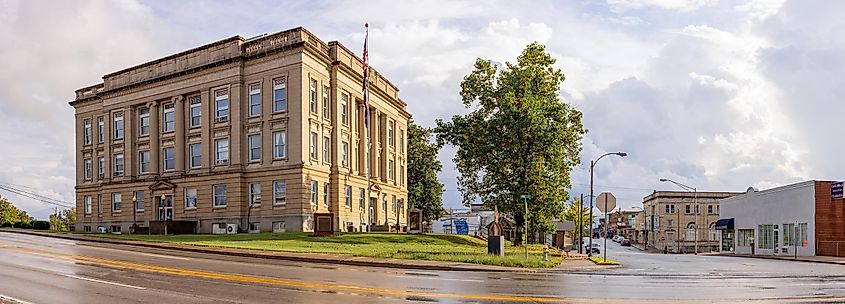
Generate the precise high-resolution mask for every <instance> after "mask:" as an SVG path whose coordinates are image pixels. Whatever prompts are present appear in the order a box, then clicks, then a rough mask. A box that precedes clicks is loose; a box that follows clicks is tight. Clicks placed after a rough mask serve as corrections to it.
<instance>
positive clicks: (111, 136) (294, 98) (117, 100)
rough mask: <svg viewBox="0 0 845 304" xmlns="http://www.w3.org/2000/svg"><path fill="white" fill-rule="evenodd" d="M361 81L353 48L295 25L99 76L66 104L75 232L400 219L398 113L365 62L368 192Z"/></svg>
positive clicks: (360, 224)
mask: <svg viewBox="0 0 845 304" xmlns="http://www.w3.org/2000/svg"><path fill="white" fill-rule="evenodd" d="M361 84H362V61H361V59H360V58H358V57H357V56H356V55H355V54H354V53H352V52H351V51H350V50H349V49H347V48H346V47H345V46H343V45H342V44H340V43H339V42H336V41H332V42H329V43H324V42H323V41H321V40H320V39H319V38H317V37H316V36H314V35H313V34H312V33H310V32H309V31H307V30H306V29H304V28H295V29H291V30H286V31H282V32H279V33H276V34H271V35H262V36H258V37H255V38H250V39H244V38H243V37H240V36H235V37H231V38H228V39H224V40H220V41H217V42H214V43H211V44H207V45H203V46H200V47H197V48H194V49H191V50H187V51H184V52H181V53H178V54H174V55H171V56H167V57H164V58H161V59H158V60H154V61H151V62H148V63H144V64H141V65H138V66H135V67H131V68H128V69H124V70H121V71H118V72H114V73H111V74H107V75H105V76H103V82H102V83H100V84H96V85H93V86H90V87H86V88H82V89H79V90H77V91H76V98H75V100H73V101H71V102H70V105H71V106H73V107H74V108H75V110H76V163H77V174H76V177H77V186H76V206H77V225H76V229H77V230H78V231H80V232H94V231H97V230H106V231H123V232H125V231H128V230H129V228H130V226H132V225H133V224H134V223H137V224H138V225H139V226H141V227H145V226H148V225H150V223H151V221H152V222H158V221H180V222H193V223H194V225H195V231H196V232H199V233H210V232H212V231H215V228H217V227H225V226H227V225H231V224H236V225H238V227H239V228H241V229H250V230H260V231H277V232H282V231H312V230H313V229H314V214H315V213H331V214H333V216H334V230H335V231H369V230H371V229H374V228H378V229H385V227H387V226H391V227H395V226H397V224H398V225H399V226H402V227H404V226H405V225H406V222H407V219H406V214H407V203H406V202H407V193H408V192H407V181H406V177H407V174H406V171H407V151H406V149H407V143H406V140H407V126H408V122H409V119H410V118H411V115H410V114H409V113H408V112H407V105H406V104H405V102H404V101H402V100H401V99H400V98H399V94H398V89H397V88H396V87H395V86H394V85H393V84H391V83H390V82H389V81H388V80H387V79H386V78H384V77H383V76H382V75H381V74H379V73H378V72H377V71H375V70H373V69H370V77H369V107H370V128H369V135H370V138H371V143H370V151H371V152H370V154H369V158H370V159H369V161H370V162H371V164H372V165H371V175H372V179H371V180H372V185H371V187H370V191H367V178H366V176H367V172H366V168H367V165H366V164H367V161H368V160H367V152H366V151H367V144H368V143H367V137H366V135H365V132H367V129H366V128H365V126H364V104H363V101H362V96H363V95H362V92H361V91H362V85H361ZM368 193H369V195H368ZM133 201H134V204H133ZM249 202H252V204H251V206H252V207H251V208H250V203H249ZM247 218H249V219H247Z"/></svg>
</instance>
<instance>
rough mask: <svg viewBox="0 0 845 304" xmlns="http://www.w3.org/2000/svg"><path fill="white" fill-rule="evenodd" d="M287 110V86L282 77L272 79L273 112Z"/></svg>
mask: <svg viewBox="0 0 845 304" xmlns="http://www.w3.org/2000/svg"><path fill="white" fill-rule="evenodd" d="M287 110H288V101H287V88H286V86H285V79H284V78H276V79H273V112H284V111H287Z"/></svg>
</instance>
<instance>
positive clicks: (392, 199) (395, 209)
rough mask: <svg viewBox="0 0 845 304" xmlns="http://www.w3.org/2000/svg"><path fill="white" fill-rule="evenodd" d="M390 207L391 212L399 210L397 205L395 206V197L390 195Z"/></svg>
mask: <svg viewBox="0 0 845 304" xmlns="http://www.w3.org/2000/svg"><path fill="white" fill-rule="evenodd" d="M390 207H391V209H393V212H396V211H397V210H398V209H397V208H399V205H397V204H396V195H393V194H391V195H390Z"/></svg>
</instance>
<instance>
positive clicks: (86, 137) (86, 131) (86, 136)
mask: <svg viewBox="0 0 845 304" xmlns="http://www.w3.org/2000/svg"><path fill="white" fill-rule="evenodd" d="M83 125H84V127H83V131H82V138H83V139H82V140H83V142H84V144H86V145H90V144H91V120H90V119H86V120H85V121H84V122H83Z"/></svg>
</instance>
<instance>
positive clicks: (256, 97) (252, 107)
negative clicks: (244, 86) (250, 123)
mask: <svg viewBox="0 0 845 304" xmlns="http://www.w3.org/2000/svg"><path fill="white" fill-rule="evenodd" d="M259 115H261V85H260V84H257V83H254V84H251V85H249V117H255V116H259Z"/></svg>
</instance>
